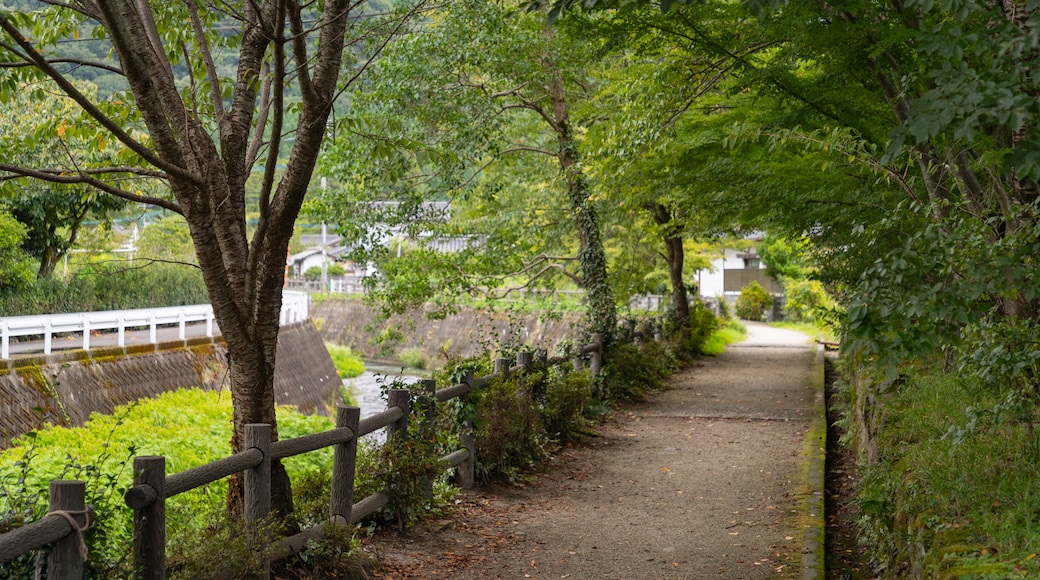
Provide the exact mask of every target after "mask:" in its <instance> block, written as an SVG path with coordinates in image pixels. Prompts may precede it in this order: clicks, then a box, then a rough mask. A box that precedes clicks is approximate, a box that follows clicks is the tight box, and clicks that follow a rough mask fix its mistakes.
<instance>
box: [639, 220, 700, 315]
mask: <svg viewBox="0 0 1040 580" xmlns="http://www.w3.org/2000/svg"><path fill="white" fill-rule="evenodd" d="M643 208H644V209H646V210H647V211H649V212H650V215H651V216H652V217H653V218H654V222H655V223H656V224H657V225H659V226H661V228H662V230H663V231H664V232H665V234H664V247H665V259H666V260H667V261H668V280H669V282H671V284H672V309H673V310H674V312H673V316H675V322H676V327H677V328H686V327H687V326H689V324H690V297H689V296H688V295H687V294H686V282H685V280H683V264H684V262H685V260H686V255H685V254H684V253H683V239H682V236H680V235H679V229H678V228H677V227H675V224H674V223H672V222H673V221H674V216H673V215H672V210H671V209H669V208H668V207H667V206H666V205H664V204H662V203H656V202H648V203H645V204H643Z"/></svg>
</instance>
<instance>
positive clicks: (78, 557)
mask: <svg viewBox="0 0 1040 580" xmlns="http://www.w3.org/2000/svg"><path fill="white" fill-rule="evenodd" d="M86 491H87V484H86V483H84V482H82V481H75V480H57V479H56V480H54V481H52V482H51V498H50V509H49V511H50V512H64V514H65V515H66V516H68V517H69V518H70V520H69V524H70V525H72V523H73V522H75V526H76V528H75V529H73V530H72V531H71V532H70V533H69V535H67V536H65V537H64V538H62V539H60V540H58V541H57V542H55V543H54V548H53V549H52V550H51V553H50V555H49V556H48V557H47V577H48V578H57V579H58V580H63V579H65V578H70V579H71V578H76V579H79V578H83V564H84V560H86V557H85V553H86V545H85V544H84V543H83V533H82V530H84V529H86V527H87V525H88V524H89V523H90V522H88V521H87V519H88V518H87V505H86V500H85V498H86Z"/></svg>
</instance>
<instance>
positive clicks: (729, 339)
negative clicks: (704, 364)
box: [700, 320, 747, 356]
mask: <svg viewBox="0 0 1040 580" xmlns="http://www.w3.org/2000/svg"><path fill="white" fill-rule="evenodd" d="M746 337H747V328H745V327H744V325H743V324H741V323H740V322H738V321H736V320H730V321H728V322H726V324H725V326H723V327H722V328H719V329H718V330H716V331H715V332H713V333H711V336H709V337H708V340H706V341H704V344H703V345H702V346H701V349H700V350H701V354H704V355H708V356H719V355H720V354H722V353H724V352H726V345H727V344H733V343H735V342H740V341H742V340H744V339H745V338H746Z"/></svg>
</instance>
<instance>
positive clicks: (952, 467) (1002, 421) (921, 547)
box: [842, 367, 1040, 579]
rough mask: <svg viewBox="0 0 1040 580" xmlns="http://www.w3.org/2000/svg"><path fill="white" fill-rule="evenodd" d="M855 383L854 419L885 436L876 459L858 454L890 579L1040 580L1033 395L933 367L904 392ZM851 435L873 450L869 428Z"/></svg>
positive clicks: (878, 552)
mask: <svg viewBox="0 0 1040 580" xmlns="http://www.w3.org/2000/svg"><path fill="white" fill-rule="evenodd" d="M845 376H846V383H845V386H843V387H842V388H843V391H842V392H843V395H844V397H845V401H846V406H847V409H846V411H847V412H849V416H852V415H853V413H851V411H853V410H855V411H856V412H857V413H866V415H867V416H868V417H871V419H870V422H869V423H868V424H870V425H872V426H873V428H874V429H875V432H874V437H873V440H872V442H871V443H869V444H868V445H867V447H869V448H870V449H872V450H873V451H870V452H868V450H867V449H864V448H863V447H862V446H861V449H860V451H861V457H862V458H863V459H864V463H863V464H862V465H861V467H860V469H859V475H860V489H859V506H860V509H861V512H862V519H861V522H860V526H861V530H862V539H863V541H864V542H865V543H866V545H868V546H870V547H871V550H872V556H873V558H874V560H875V562H876V565H877V566H878V568H879V569H880V573H881V574H882V575H883V576H885V577H890V576H902V575H905V574H907V573H909V571H910V570H919V571H921V575H922V576H923V577H926V578H978V579H985V578H1026V577H1037V576H1038V575H1040V562H1038V559H1037V554H1038V553H1040V523H1038V522H1037V518H1036V514H1037V513H1040V492H1038V489H1037V485H1036V482H1037V481H1040V433H1038V432H1037V431H1036V428H1035V426H1036V424H1037V422H1038V421H1040V414H1038V412H1037V405H1036V400H1035V398H1036V395H1035V393H1032V392H1023V391H1021V390H1018V389H1012V388H999V387H994V386H993V385H992V384H989V383H985V382H983V381H979V380H977V379H973V378H968V377H965V376H960V375H957V374H955V373H947V372H943V371H942V370H941V369H935V368H922V367H918V368H914V369H910V370H909V371H908V373H907V374H905V375H901V376H900V377H899V378H897V379H896V380H894V381H883V380H879V379H878V378H876V377H870V378H869V379H864V377H863V376H862V375H860V376H859V379H858V380H850V379H851V377H855V376H856V375H855V374H854V373H853V372H852V371H850V370H849V369H848V368H847V369H846V370H845ZM850 385H852V386H850ZM874 385H878V386H874ZM848 424H849V426H850V427H852V429H850V431H849V433H850V442H853V441H860V442H862V441H864V439H863V438H862V436H863V435H864V433H863V429H862V425H858V424H857V423H855V422H854V421H848Z"/></svg>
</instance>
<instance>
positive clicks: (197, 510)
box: [0, 389, 332, 577]
mask: <svg viewBox="0 0 1040 580" xmlns="http://www.w3.org/2000/svg"><path fill="white" fill-rule="evenodd" d="M278 414H279V425H278V429H279V433H280V435H281V436H282V437H283V438H292V437H298V436H300V435H304V434H307V433H316V432H319V431H324V430H327V429H330V428H331V427H332V424H331V422H330V420H329V419H328V418H326V417H321V416H306V415H301V414H300V413H299V412H297V411H295V410H294V409H292V408H288V407H285V408H280V409H279V411H278ZM230 416H231V397H230V396H229V395H228V394H227V393H224V394H219V393H215V392H204V391H200V390H186V389H185V390H178V391H173V392H168V393H164V394H162V395H160V396H159V397H156V398H155V399H148V400H142V401H139V402H137V403H134V404H131V405H128V406H125V407H119V408H117V409H116V412H115V413H114V414H113V415H98V414H94V415H92V416H91V418H90V420H89V421H88V422H87V424H86V425H84V426H83V427H77V428H72V429H68V428H62V427H47V428H45V429H42V430H40V431H37V432H33V433H30V434H28V435H25V436H23V437H21V438H19V439H17V440H16V441H15V444H14V445H13V446H12V447H11V448H9V449H6V450H4V451H3V452H2V453H0V491H2V492H3V493H0V514H7V515H9V516H12V517H13V519H11V518H10V517H8V516H5V517H3V518H0V519H3V520H5V521H8V522H11V523H25V522H27V521H34V520H36V519H39V518H40V517H42V516H43V515H44V513H46V499H47V498H46V493H45V492H42V491H41V490H46V489H47V487H48V482H49V481H50V480H52V479H62V478H70V479H71V478H78V479H82V480H84V481H86V482H87V501H88V503H91V504H92V505H94V507H95V510H96V513H97V523H96V524H95V525H94V527H92V528H91V529H90V530H89V531H88V532H87V534H86V538H87V541H88V544H89V546H90V560H89V561H88V563H87V566H88V568H89V569H90V570H92V572H91V575H93V576H96V577H112V576H120V575H129V569H128V566H129V565H130V563H129V562H128V560H127V557H128V556H127V550H126V546H128V545H130V543H131V542H132V534H131V525H132V523H131V517H130V510H128V509H126V508H125V506H124V505H123V502H122V497H121V494H120V491H121V490H124V489H126V488H127V487H129V485H130V483H131V481H132V479H133V474H132V473H131V471H132V469H131V467H130V465H131V464H130V460H131V458H132V457H133V456H134V455H163V456H165V457H166V469H167V472H168V473H176V472H178V471H183V470H185V469H189V468H191V467H196V466H198V465H202V464H204V463H208V462H211V461H214V460H216V459H220V458H222V457H226V456H227V455H228V447H227V446H228V443H227V442H228V440H229V439H230V438H231V424H230V422H229V421H228V417H230ZM283 463H284V464H285V466H286V469H287V470H288V471H289V473H290V476H292V477H298V476H299V475H300V474H302V473H305V472H308V471H313V470H324V471H328V469H329V466H330V465H331V449H325V450H322V451H318V452H314V453H309V454H305V455H301V456H296V457H292V458H288V459H286V460H285V461H284V462H283ZM226 496H227V482H226V480H222V481H218V482H215V483H212V484H210V485H207V486H204V487H202V488H199V489H196V490H192V491H189V492H186V493H184V494H181V495H178V496H175V497H173V498H170V499H169V500H168V501H167V508H166V509H167V514H166V516H167V526H168V530H169V531H168V537H169V538H171V540H174V539H176V538H177V537H178V536H180V535H185V536H193V535H197V534H199V533H202V532H201V531H202V529H203V528H204V527H205V526H206V525H207V523H208V522H207V521H206V520H205V515H206V514H215V513H218V512H221V511H223V508H224V504H225V501H226ZM200 516H203V517H200ZM177 541H180V540H177ZM185 541H186V542H187V541H188V540H185ZM200 557H201V555H200Z"/></svg>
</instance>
